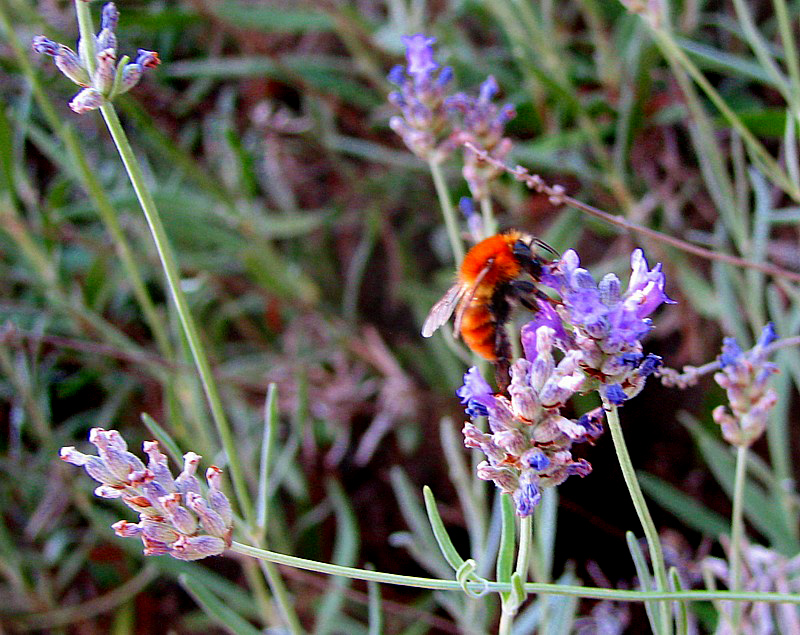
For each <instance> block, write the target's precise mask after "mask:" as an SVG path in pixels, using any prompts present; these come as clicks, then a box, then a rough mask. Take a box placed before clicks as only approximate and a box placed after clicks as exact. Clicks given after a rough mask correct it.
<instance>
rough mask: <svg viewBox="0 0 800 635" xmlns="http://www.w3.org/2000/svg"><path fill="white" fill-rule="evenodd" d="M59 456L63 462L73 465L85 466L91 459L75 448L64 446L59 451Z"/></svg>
mask: <svg viewBox="0 0 800 635" xmlns="http://www.w3.org/2000/svg"><path fill="white" fill-rule="evenodd" d="M58 456H59V458H60V459H61V460H62V461H66V462H67V463H72V464H73V465H77V466H83V465H86V462H87V461H88V460H89V459H90V458H91V455H89V454H84V453H83V452H79V451H78V450H76V449H75V446H72V445H68V446H64V447H63V448H61V449H60V450H59V451H58Z"/></svg>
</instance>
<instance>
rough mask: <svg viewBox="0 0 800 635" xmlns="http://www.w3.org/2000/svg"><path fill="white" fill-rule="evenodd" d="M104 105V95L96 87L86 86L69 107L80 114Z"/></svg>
mask: <svg viewBox="0 0 800 635" xmlns="http://www.w3.org/2000/svg"><path fill="white" fill-rule="evenodd" d="M102 105H103V95H101V94H100V93H99V92H98V91H96V90H95V89H94V88H84V89H83V90H82V91H81V92H79V93H78V94H77V95H75V97H73V98H72V101H71V102H69V107H70V108H72V110H74V111H75V112H76V113H78V114H79V115H83V114H85V113H87V112H89V111H90V110H97V109H98V108H100V106H102Z"/></svg>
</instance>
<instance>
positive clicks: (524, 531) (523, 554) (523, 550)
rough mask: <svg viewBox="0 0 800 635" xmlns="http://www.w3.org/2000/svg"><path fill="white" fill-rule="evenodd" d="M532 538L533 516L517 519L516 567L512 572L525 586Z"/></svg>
mask: <svg viewBox="0 0 800 635" xmlns="http://www.w3.org/2000/svg"><path fill="white" fill-rule="evenodd" d="M532 538H533V516H524V517H522V518H520V519H519V552H518V553H517V566H516V568H515V569H514V571H515V572H516V573H517V575H518V576H519V577H520V580H522V583H523V584H525V580H526V579H527V578H528V562H530V557H531V543H532Z"/></svg>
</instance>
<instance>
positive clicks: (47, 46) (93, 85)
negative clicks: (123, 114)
mask: <svg viewBox="0 0 800 635" xmlns="http://www.w3.org/2000/svg"><path fill="white" fill-rule="evenodd" d="M118 22H119V11H117V8H116V6H115V5H114V3H113V2H109V3H108V4H106V5H105V6H104V7H103V12H102V17H101V20H100V32H99V33H98V34H97V36H96V37H95V42H94V48H95V51H96V53H95V63H94V66H95V69H94V72H93V73H92V74H91V76H90V74H89V71H88V69H87V65H86V63H85V60H86V52H85V48H86V47H84V46H82V45H81V43H79V45H78V50H79V51H80V56H79V55H76V54H75V51H73V50H72V49H71V48H69V47H68V46H64V45H63V44H59V43H58V42H53V40H50V39H48V38H46V37H45V36H43V35H37V36H36V37H34V38H33V50H34V51H35V52H37V53H39V54H44V55H50V56H51V57H53V58H54V60H55V63H56V67H58V69H59V70H60V71H61V72H62V73H64V75H66V76H67V77H68V78H69V79H71V80H72V81H73V82H74V83H76V84H77V85H78V86H81V87H82V88H83V90H81V91H80V92H79V93H78V94H77V95H75V96H74V97H73V98H72V100H71V101H70V103H69V106H70V108H72V110H74V111H75V112H76V113H78V114H83V113H85V112H89V111H90V110H97V109H98V108H100V106H102V105H103V104H104V103H105V102H106V101H110V100H111V99H113V98H114V97H116V96H117V95H121V94H123V93H126V92H128V91H129V90H130V89H131V88H133V87H134V86H135V85H136V84H137V83H138V82H139V79H140V78H141V76H142V73H143V71H144V70H145V69H148V68H155V67H156V66H158V65H159V63H160V60H159V59H158V53H156V52H155V51H145V50H143V49H139V52H138V54H137V57H136V60H135V61H134V62H133V63H129V61H128V60H129V58H128V57H127V56H124V57H123V58H122V60H120V62H119V63H117V36H116V33H115V31H116V28H117V23H118Z"/></svg>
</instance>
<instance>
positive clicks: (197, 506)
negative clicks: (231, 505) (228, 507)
mask: <svg viewBox="0 0 800 635" xmlns="http://www.w3.org/2000/svg"><path fill="white" fill-rule="evenodd" d="M186 504H187V505H188V506H189V509H191V510H192V511H193V512H194V513H195V514H197V515H198V516H199V517H200V522H201V523H202V524H203V528H204V529H205V530H206V532H207V533H209V534H211V535H212V536H218V537H220V538H224V537H225V536H227V535H228V534H229V531H230V526H229V525H227V524H226V523H225V521H224V520H223V518H222V516H220V515H219V514H218V513H217V512H215V511H214V510H213V509H211V506H210V505H209V504H208V502H207V501H206V500H205V499H204V498H203V497H202V496H200V495H199V494H195V493H194V492H189V494H188V495H187V497H186Z"/></svg>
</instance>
